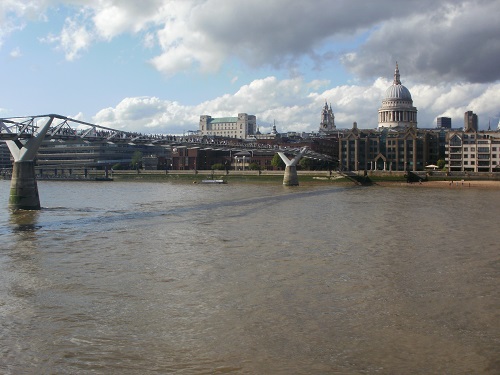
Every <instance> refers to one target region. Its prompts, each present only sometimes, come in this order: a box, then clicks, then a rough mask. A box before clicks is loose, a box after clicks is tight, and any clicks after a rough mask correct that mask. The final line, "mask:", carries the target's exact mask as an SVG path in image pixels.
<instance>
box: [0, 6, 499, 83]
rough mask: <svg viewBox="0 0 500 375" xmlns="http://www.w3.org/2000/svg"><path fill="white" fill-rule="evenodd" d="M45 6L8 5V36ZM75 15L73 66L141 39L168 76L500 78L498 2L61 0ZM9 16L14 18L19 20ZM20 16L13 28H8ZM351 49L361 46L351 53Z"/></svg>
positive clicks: (63, 40)
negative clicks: (396, 69) (235, 67)
mask: <svg viewBox="0 0 500 375" xmlns="http://www.w3.org/2000/svg"><path fill="white" fill-rule="evenodd" d="M51 3H52V2H51V1H49V0H45V1H44V0H40V1H35V0H31V1H29V0H24V1H22V0H21V1H20V0H4V1H3V2H2V3H1V5H0V24H1V25H2V26H0V43H1V39H2V36H5V35H7V34H8V33H10V32H12V30H13V29H14V28H15V27H22V18H23V17H25V18H26V17H29V16H31V17H33V16H34V15H35V14H38V15H39V16H40V15H42V14H43V13H44V11H45V10H46V9H47V7H48V6H49V5H50V4H51ZM57 3H61V4H65V5H66V6H67V7H70V8H71V7H73V8H74V9H76V10H77V12H76V14H74V15H73V16H70V17H68V18H67V19H66V21H65V23H64V25H63V27H62V29H61V32H60V34H59V35H57V36H54V35H51V36H49V37H48V38H45V40H46V41H47V40H48V41H51V42H52V43H56V44H57V45H58V46H59V49H61V50H62V51H64V53H65V56H66V58H67V59H68V60H74V59H76V58H78V57H79V56H80V55H81V54H82V53H83V52H84V51H85V50H86V49H88V48H89V47H90V46H91V45H92V44H93V43H96V42H103V41H104V42H110V41H111V40H112V39H113V38H115V37H117V36H119V35H122V34H124V33H130V34H134V35H135V34H140V36H141V38H142V40H143V41H144V45H145V46H146V47H147V48H151V47H152V46H158V47H159V49H160V50H159V53H158V54H157V55H156V56H154V57H153V58H151V59H150V63H151V64H152V66H153V67H155V68H156V69H157V70H158V71H160V72H162V73H164V74H165V75H167V76H170V75H174V74H176V73H178V72H181V71H186V70H190V69H198V70H200V71H202V72H208V73H212V72H216V71H218V70H219V69H220V68H221V67H222V66H223V65H224V64H225V63H226V62H228V61H229V60H231V59H235V60H237V61H239V62H241V63H243V64H246V65H247V66H249V67H252V68H260V67H273V68H275V69H288V70H290V71H291V72H293V71H297V69H299V71H300V66H301V64H303V63H305V62H307V61H309V62H312V63H313V66H314V67H315V68H316V69H321V68H322V67H324V66H327V65H328V64H329V63H331V62H332V61H335V60H336V59H337V58H338V56H341V57H342V58H341V61H342V63H343V64H344V65H345V66H346V68H347V69H349V70H350V71H351V72H353V73H354V74H356V76H358V77H361V78H363V79H370V80H371V79H376V78H377V77H381V76H386V74H387V69H388V66H393V64H394V63H395V61H399V62H400V64H401V68H402V71H404V74H405V77H406V78H408V79H411V80H412V81H414V82H421V83H436V82H438V83H439V82H451V81H455V80H459V81H462V82H473V83H485V82H492V81H496V80H498V79H500V65H499V64H498V63H497V62H498V61H499V60H500V38H498V35H500V23H498V21H497V13H498V0H440V1H437V2H436V1H435V0H418V1H410V2H404V3H402V2H400V1H397V0H378V1H376V2H375V1H370V2H367V1H365V0H337V1H334V2H332V1H331V0H315V1H301V0H292V1H291V0H275V1H268V0H253V1H247V0H231V1H227V0H182V1H180V0H147V1H136V0H107V1H89V0H72V1H60V2H57ZM11 15H15V17H14V18H12V17H11ZM12 19H14V20H15V21H11V20H12ZM351 42H355V43H356V45H357V46H358V47H356V48H355V49H351V48H350V47H349V45H350V43H351Z"/></svg>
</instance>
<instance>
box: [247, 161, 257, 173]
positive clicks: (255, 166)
mask: <svg viewBox="0 0 500 375" xmlns="http://www.w3.org/2000/svg"><path fill="white" fill-rule="evenodd" d="M248 169H250V170H251V171H258V170H259V169H260V165H259V164H257V163H250V164H248Z"/></svg>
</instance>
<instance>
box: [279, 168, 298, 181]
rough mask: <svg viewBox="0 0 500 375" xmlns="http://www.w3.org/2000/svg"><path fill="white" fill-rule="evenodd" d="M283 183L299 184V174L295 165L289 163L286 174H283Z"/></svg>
mask: <svg viewBox="0 0 500 375" xmlns="http://www.w3.org/2000/svg"><path fill="white" fill-rule="evenodd" d="M283 185H285V186H299V176H298V175H297V167H296V166H295V165H293V166H292V165H287V166H286V167H285V175H284V176H283Z"/></svg>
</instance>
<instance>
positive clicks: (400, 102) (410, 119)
mask: <svg viewBox="0 0 500 375" xmlns="http://www.w3.org/2000/svg"><path fill="white" fill-rule="evenodd" d="M408 126H413V127H414V128H416V127H417V108H415V107H414V106H413V99H412V98H411V94H410V91H409V90H408V89H407V88H406V87H405V86H403V85H402V84H401V79H400V75H399V67H398V64H397V63H396V69H395V70H394V81H393V84H392V85H391V86H390V87H389V88H388V89H387V90H386V92H385V97H384V100H383V101H382V107H381V108H380V109H379V110H378V128H379V129H383V128H397V127H408Z"/></svg>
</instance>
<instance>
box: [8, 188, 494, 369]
mask: <svg viewBox="0 0 500 375" xmlns="http://www.w3.org/2000/svg"><path fill="white" fill-rule="evenodd" d="M38 186H39V191H40V198H41V203H42V206H43V209H42V210H41V211H38V212H29V211H28V212H18V213H12V212H9V210H8V209H7V204H8V190H9V181H0V199H1V202H3V203H1V204H0V248H1V251H0V373H2V374H89V373H92V374H226V373H230V374H233V373H234V374H499V373H500V362H499V360H498V358H499V356H498V353H499V348H500V346H499V338H500V327H499V310H500V303H499V293H498V290H499V249H500V246H499V231H498V229H499V220H498V219H499V214H500V191H498V190H475V189H458V188H457V189H433V188H418V187H415V188H406V187H341V186H328V187H325V186H299V187H294V188H287V187H284V186H281V185H278V186H276V185H273V184H263V185H254V184H227V185H199V184H187V183H184V184H180V183H177V184H175V183H174V184H172V183H148V182H139V183H136V182H116V181H115V182H95V183H93V182H64V181H61V182H58V181H40V182H39V183H38Z"/></svg>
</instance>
